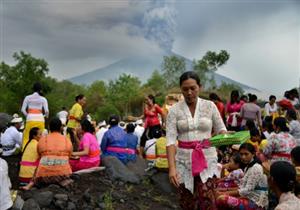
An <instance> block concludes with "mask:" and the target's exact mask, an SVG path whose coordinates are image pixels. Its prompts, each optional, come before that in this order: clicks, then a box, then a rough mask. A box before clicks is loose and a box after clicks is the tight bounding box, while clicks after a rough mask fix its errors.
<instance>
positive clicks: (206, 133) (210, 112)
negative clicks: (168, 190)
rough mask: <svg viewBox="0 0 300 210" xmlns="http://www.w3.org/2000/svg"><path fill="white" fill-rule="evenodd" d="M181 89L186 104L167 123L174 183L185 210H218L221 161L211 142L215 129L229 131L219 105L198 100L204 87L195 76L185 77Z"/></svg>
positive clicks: (173, 110) (172, 110)
mask: <svg viewBox="0 0 300 210" xmlns="http://www.w3.org/2000/svg"><path fill="white" fill-rule="evenodd" d="M180 88H181V92H182V94H183V96H184V100H183V101H180V102H178V103H177V104H175V105H174V106H172V107H171V108H170V111H169V114H168V117H167V123H166V125H167V127H166V129H167V153H168V162H169V178H170V182H171V183H172V184H174V185H175V186H176V187H178V189H179V192H180V205H181V207H182V208H183V209H194V208H195V207H197V208H200V209H201V210H207V209H216V206H215V203H214V200H215V197H214V192H213V190H214V188H216V182H215V180H214V177H215V176H216V175H218V174H219V171H218V167H217V163H218V162H217V159H218V158H217V152H216V148H215V147H211V146H210V142H209V141H208V139H209V138H210V137H211V133H212V129H214V131H215V133H219V134H221V133H226V128H225V125H224V123H223V120H222V118H221V116H220V113H219V111H218V109H217V107H216V105H215V104H214V103H213V102H211V101H207V100H204V99H201V98H199V97H198V94H199V92H200V88H201V84H200V79H199V77H198V75H197V74H196V73H195V72H192V71H189V72H185V73H183V74H182V75H181V77H180ZM176 140H178V148H176V146H175V145H176ZM176 150H177V151H176ZM175 154H176V155H175Z"/></svg>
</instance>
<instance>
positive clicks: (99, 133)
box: [96, 127, 108, 145]
mask: <svg viewBox="0 0 300 210" xmlns="http://www.w3.org/2000/svg"><path fill="white" fill-rule="evenodd" d="M107 130H108V128H105V127H101V128H100V129H99V130H98V131H97V133H96V138H97V142H98V144H99V145H101V142H102V139H103V136H104V133H105V132H106V131H107Z"/></svg>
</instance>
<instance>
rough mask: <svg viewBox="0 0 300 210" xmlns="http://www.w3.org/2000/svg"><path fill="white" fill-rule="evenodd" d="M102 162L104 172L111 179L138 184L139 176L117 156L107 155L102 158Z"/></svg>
mask: <svg viewBox="0 0 300 210" xmlns="http://www.w3.org/2000/svg"><path fill="white" fill-rule="evenodd" d="M102 164H103V165H104V166H105V167H106V173H107V174H108V176H109V177H110V179H111V180H121V181H123V182H129V183H132V184H139V183H140V181H141V179H140V177H139V176H138V175H137V174H135V173H134V172H132V171H131V170H130V169H129V168H128V167H126V166H125V165H124V164H123V163H122V162H121V161H120V160H119V159H118V158H117V157H114V156H107V157H104V158H102Z"/></svg>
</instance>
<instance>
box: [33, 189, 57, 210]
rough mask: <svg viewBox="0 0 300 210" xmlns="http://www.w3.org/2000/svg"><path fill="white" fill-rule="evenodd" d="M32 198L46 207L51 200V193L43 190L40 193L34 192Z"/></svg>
mask: <svg viewBox="0 0 300 210" xmlns="http://www.w3.org/2000/svg"><path fill="white" fill-rule="evenodd" d="M33 198H34V200H36V202H37V203H38V204H39V206H40V207H42V208H43V207H47V206H49V205H50V204H51V202H52V200H53V193H52V192H51V191H45V192H41V193H35V195H34V196H33Z"/></svg>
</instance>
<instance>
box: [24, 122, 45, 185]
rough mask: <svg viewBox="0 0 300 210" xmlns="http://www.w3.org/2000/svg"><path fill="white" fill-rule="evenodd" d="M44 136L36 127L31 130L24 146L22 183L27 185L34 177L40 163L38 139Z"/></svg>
mask: <svg viewBox="0 0 300 210" xmlns="http://www.w3.org/2000/svg"><path fill="white" fill-rule="evenodd" d="M41 136H42V131H41V130H40V129H39V128H37V127H34V128H32V129H31V130H30V132H29V141H28V142H27V144H26V145H25V147H24V152H23V156H22V160H21V162H20V165H21V168H20V173H19V180H20V185H27V184H28V183H29V182H30V180H31V179H32V177H33V175H34V172H35V170H36V168H37V166H38V165H39V158H40V157H39V154H38V151H37V146H38V141H39V140H40V138H41Z"/></svg>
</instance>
